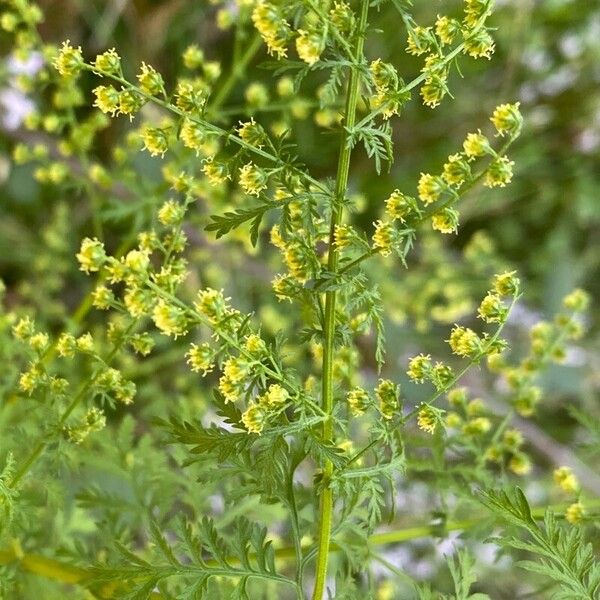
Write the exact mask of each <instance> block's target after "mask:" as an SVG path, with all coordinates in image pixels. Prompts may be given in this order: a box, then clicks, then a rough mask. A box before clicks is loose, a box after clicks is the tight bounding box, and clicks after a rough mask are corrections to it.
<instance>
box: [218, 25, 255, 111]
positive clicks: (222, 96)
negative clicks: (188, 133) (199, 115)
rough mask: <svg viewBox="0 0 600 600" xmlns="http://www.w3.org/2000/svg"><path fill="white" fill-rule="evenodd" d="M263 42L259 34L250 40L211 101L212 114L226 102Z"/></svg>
mask: <svg viewBox="0 0 600 600" xmlns="http://www.w3.org/2000/svg"><path fill="white" fill-rule="evenodd" d="M261 44H262V39H261V37H260V36H259V35H256V36H255V37H254V38H253V40H252V42H250V44H249V45H248V47H247V48H246V51H245V52H244V54H242V56H241V58H240V59H239V61H238V62H236V63H235V64H234V65H233V66H232V69H231V72H230V73H229V76H228V77H227V79H226V80H225V81H224V83H223V85H222V86H221V88H220V89H219V91H218V92H217V94H216V95H215V96H214V99H213V100H212V101H211V102H210V105H209V113H210V114H213V113H216V112H217V111H218V110H219V108H221V106H222V105H223V102H225V100H226V98H227V96H229V94H230V93H231V90H232V89H233V86H234V85H235V82H236V81H237V80H238V79H239V78H240V77H241V76H242V75H243V73H244V71H245V69H246V67H247V66H248V63H250V61H251V60H252V59H253V58H254V56H255V55H256V53H257V52H258V50H259V49H260V46H261Z"/></svg>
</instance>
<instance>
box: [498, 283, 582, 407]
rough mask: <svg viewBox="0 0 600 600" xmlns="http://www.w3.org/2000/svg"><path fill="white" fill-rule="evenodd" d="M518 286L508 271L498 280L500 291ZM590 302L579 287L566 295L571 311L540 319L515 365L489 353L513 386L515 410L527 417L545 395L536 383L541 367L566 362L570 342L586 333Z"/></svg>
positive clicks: (568, 307) (566, 308)
mask: <svg viewBox="0 0 600 600" xmlns="http://www.w3.org/2000/svg"><path fill="white" fill-rule="evenodd" d="M515 286H518V284H515V283H514V275H513V274H512V273H505V274H504V275H503V276H499V277H498V278H497V279H496V282H495V292H496V293H497V294H500V295H507V294H509V293H512V292H511V290H512V289H513V288H514V287H515ZM588 303H589V295H588V294H587V293H586V292H585V291H583V290H581V289H576V290H574V291H573V292H571V293H570V294H567V296H565V298H564V299H563V307H564V308H565V310H566V311H567V312H561V313H559V314H557V315H556V317H555V318H554V321H553V322H549V321H540V322H538V323H536V324H535V325H534V326H533V327H532V328H531V330H530V334H529V335H530V349H529V353H528V354H527V356H525V358H523V359H522V360H521V362H520V363H519V364H518V365H517V366H511V365H510V364H508V363H507V361H506V360H505V359H504V358H503V357H502V356H489V357H488V366H489V368H490V369H491V370H493V371H496V372H498V373H499V374H501V375H502V377H503V378H504V380H505V381H506V383H507V385H508V388H509V390H510V392H509V393H510V400H511V402H512V405H513V406H514V408H515V410H516V411H517V412H518V413H519V414H520V415H521V416H523V417H530V416H532V415H533V414H534V413H535V410H536V406H537V404H538V403H539V402H540V400H541V399H542V389H541V388H540V387H539V386H538V385H536V379H537V378H538V376H539V374H540V371H541V370H542V369H543V368H544V367H545V366H546V365H548V364H549V363H552V362H554V363H562V362H564V361H565V358H566V356H567V347H566V343H567V342H568V341H570V340H577V339H579V338H580V337H581V336H582V335H583V331H584V328H583V323H582V314H583V313H584V312H585V310H586V308H587V306H588Z"/></svg>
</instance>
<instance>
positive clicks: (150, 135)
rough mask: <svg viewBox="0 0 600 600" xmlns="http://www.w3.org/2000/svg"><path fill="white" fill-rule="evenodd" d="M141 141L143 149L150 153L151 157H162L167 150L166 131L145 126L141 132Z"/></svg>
mask: <svg viewBox="0 0 600 600" xmlns="http://www.w3.org/2000/svg"><path fill="white" fill-rule="evenodd" d="M142 140H143V142H144V148H146V150H148V152H150V155H151V156H159V155H160V156H164V155H165V152H166V151H167V150H168V149H169V140H168V137H167V130H166V129H159V128H157V127H150V126H149V125H146V126H145V127H144V129H143V131H142Z"/></svg>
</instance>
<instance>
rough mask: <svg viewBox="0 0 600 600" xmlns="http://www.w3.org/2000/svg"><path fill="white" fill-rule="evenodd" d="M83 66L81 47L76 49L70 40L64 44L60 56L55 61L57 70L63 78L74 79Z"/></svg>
mask: <svg viewBox="0 0 600 600" xmlns="http://www.w3.org/2000/svg"><path fill="white" fill-rule="evenodd" d="M83 64H84V63H83V55H82V54H81V46H78V47H77V48H74V47H73V46H71V43H70V41H69V40H67V41H65V42H63V44H62V47H61V49H60V51H59V53H58V56H57V57H56V58H55V59H54V67H55V69H56V70H57V71H58V72H59V73H60V74H61V75H62V76H63V77H74V76H75V75H77V74H79V72H80V71H81V69H82V67H83Z"/></svg>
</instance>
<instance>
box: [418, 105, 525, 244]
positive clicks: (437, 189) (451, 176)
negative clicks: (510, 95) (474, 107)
mask: <svg viewBox="0 0 600 600" xmlns="http://www.w3.org/2000/svg"><path fill="white" fill-rule="evenodd" d="M491 120H492V122H493V123H494V126H495V127H496V131H497V132H498V134H499V135H504V134H505V133H508V134H509V137H510V140H512V139H514V138H515V137H516V136H517V135H518V134H519V132H520V129H521V115H520V113H519V110H518V104H513V105H509V104H505V105H501V106H499V107H498V108H497V109H496V110H495V111H494V114H493V116H492V117H491ZM484 156H489V157H491V162H490V163H489V164H488V165H487V167H486V168H485V169H484V170H483V171H482V172H480V173H479V174H474V173H473V172H472V167H471V163H472V162H473V161H474V160H475V159H477V158H481V157H484ZM513 164H514V163H513V162H512V161H510V160H509V159H508V158H507V157H506V156H504V155H500V154H498V153H497V152H496V151H495V150H494V149H493V148H492V146H491V144H490V142H489V140H488V139H487V137H486V136H485V135H483V134H482V133H481V131H478V132H477V133H469V134H468V135H467V137H466V139H465V141H464V143H463V151H462V152H458V153H455V154H451V155H450V156H449V157H448V160H447V162H446V163H445V164H444V166H443V169H442V173H441V174H440V175H432V174H430V173H421V177H420V179H419V183H418V186H417V192H418V196H419V199H420V200H421V202H422V203H423V205H424V206H426V207H427V206H430V205H432V204H436V203H439V204H440V205H441V206H440V209H439V210H437V211H436V212H434V213H433V214H432V215H431V224H432V227H433V229H435V230H437V231H440V232H441V233H454V232H456V230H457V227H458V220H459V213H458V211H457V210H456V209H455V208H454V207H453V206H452V205H451V204H453V203H455V202H456V201H457V200H458V198H459V197H460V193H463V192H464V191H466V190H468V189H469V188H470V187H471V186H472V185H473V184H474V183H475V182H476V181H477V180H478V179H480V178H482V177H483V180H484V181H483V183H484V185H485V186H487V187H504V186H505V185H506V184H507V183H510V181H511V179H512V175H513V172H512V167H513Z"/></svg>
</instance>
